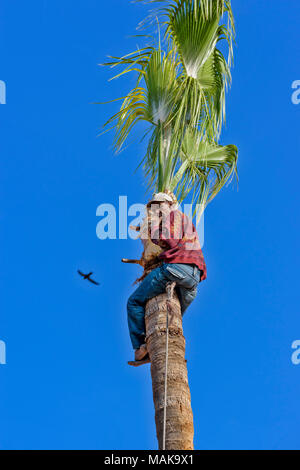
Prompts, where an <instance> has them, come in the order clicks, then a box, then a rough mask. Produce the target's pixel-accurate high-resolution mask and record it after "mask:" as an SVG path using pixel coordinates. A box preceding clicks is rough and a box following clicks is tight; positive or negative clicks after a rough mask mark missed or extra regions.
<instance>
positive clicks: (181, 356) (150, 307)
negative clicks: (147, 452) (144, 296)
mask: <svg viewBox="0 0 300 470" xmlns="http://www.w3.org/2000/svg"><path fill="white" fill-rule="evenodd" d="M169 305H170V307H171V313H170V314H169V353H168V358H169V360H168V376H167V377H168V378H167V386H168V389H167V390H168V392H167V413H166V415H167V419H166V450H193V449H194V445H193V437H194V426H193V413H192V408H191V395H190V389H189V384H188V377H187V367H186V361H185V338H184V336H183V330H182V316H181V310H180V303H179V300H178V298H177V295H176V294H175V293H174V296H173V298H172V300H171V301H170V304H169ZM166 315H167V294H161V295H159V296H157V297H154V298H153V299H151V300H149V302H148V303H147V305H146V313H145V321H146V340H147V346H148V351H149V355H150V359H151V376H152V389H153V401H154V407H155V422H156V434H157V439H158V445H159V449H162V448H163V417H164V398H165V396H164V379H165V359H166V337H167V336H166Z"/></svg>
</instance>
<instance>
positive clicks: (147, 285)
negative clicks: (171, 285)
mask: <svg viewBox="0 0 300 470" xmlns="http://www.w3.org/2000/svg"><path fill="white" fill-rule="evenodd" d="M168 281H169V280H168V279H167V277H166V276H165V274H164V269H163V265H162V266H159V267H158V268H156V269H154V270H153V271H151V273H149V274H148V276H147V277H146V278H145V279H144V280H143V281H142V282H141V284H140V285H139V287H138V288H137V289H136V291H135V292H134V293H133V294H132V295H131V296H130V297H129V299H128V302H127V314H128V328H129V334H130V339H131V342H132V346H133V349H138V348H139V347H140V346H141V345H142V344H143V343H144V342H145V334H146V331H145V330H146V328H145V305H146V303H147V301H148V300H150V299H152V298H153V297H155V296H156V295H159V294H162V293H163V292H165V290H166V284H167V283H168Z"/></svg>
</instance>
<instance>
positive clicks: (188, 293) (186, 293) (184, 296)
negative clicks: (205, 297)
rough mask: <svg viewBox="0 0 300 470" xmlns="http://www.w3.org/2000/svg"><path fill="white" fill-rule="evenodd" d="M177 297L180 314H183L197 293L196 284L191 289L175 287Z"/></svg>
mask: <svg viewBox="0 0 300 470" xmlns="http://www.w3.org/2000/svg"><path fill="white" fill-rule="evenodd" d="M176 290H177V293H178V298H179V301H180V305H181V314H182V315H183V314H184V312H185V311H186V309H187V308H188V306H189V305H190V304H191V303H192V302H193V300H194V299H195V298H196V295H197V286H195V287H194V288H193V289H186V288H185V287H177V289H176Z"/></svg>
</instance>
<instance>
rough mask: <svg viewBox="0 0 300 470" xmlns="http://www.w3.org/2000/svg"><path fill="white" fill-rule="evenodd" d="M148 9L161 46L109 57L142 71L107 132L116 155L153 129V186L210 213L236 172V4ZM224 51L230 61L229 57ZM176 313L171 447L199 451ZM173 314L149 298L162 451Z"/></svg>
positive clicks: (214, 0)
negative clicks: (231, 134)
mask: <svg viewBox="0 0 300 470" xmlns="http://www.w3.org/2000/svg"><path fill="white" fill-rule="evenodd" d="M137 1H139V0H137ZM146 3H158V4H159V8H158V9H157V10H156V11H154V12H152V14H150V16H149V17H148V18H147V24H148V26H149V25H151V24H153V18H155V21H156V22H157V24H158V29H159V31H158V40H157V45H155V40H154V45H153V44H148V45H147V46H146V47H144V48H142V49H139V50H137V51H134V52H132V53H130V54H128V55H125V56H123V57H110V59H111V60H110V61H109V62H107V63H105V64H103V65H108V66H111V67H115V66H123V67H125V68H124V69H123V70H122V72H121V73H119V74H118V75H116V76H114V77H113V78H117V77H120V76H122V75H125V74H127V73H135V74H136V84H135V87H134V88H133V89H132V90H131V91H129V92H128V94H127V95H126V96H125V97H122V98H120V100H122V104H121V107H120V109H119V111H118V112H117V113H116V114H115V115H113V116H112V117H111V118H110V119H109V120H108V121H107V122H106V123H105V125H104V127H105V128H106V127H108V128H109V127H110V126H112V127H113V128H114V129H115V138H114V148H115V150H116V152H119V151H120V150H121V148H122V147H123V145H124V142H125V141H126V139H127V138H128V136H129V134H130V133H131V130H132V128H133V127H134V126H135V125H136V124H137V123H139V122H140V121H144V122H146V123H147V124H148V129H147V132H146V134H145V136H148V145H147V150H146V153H145V155H144V157H143V158H142V160H141V164H142V165H143V168H144V172H145V179H146V182H147V186H148V188H149V189H151V190H154V191H157V192H160V191H165V192H166V191H172V192H174V193H175V194H176V196H177V199H178V201H179V202H181V201H183V200H184V199H185V198H186V197H187V196H188V195H189V196H190V197H191V202H192V203H194V204H195V203H196V207H198V208H199V207H200V208H201V210H204V208H205V207H206V206H207V204H208V203H209V202H210V201H212V199H213V198H214V197H215V196H216V195H217V193H218V192H219V191H220V190H221V188H222V187H223V186H224V185H225V184H226V183H227V182H229V181H230V180H231V179H232V177H233V176H234V174H235V173H236V165H237V155H238V151H237V148H236V147H235V146H234V145H225V146H224V145H220V144H219V139H220V133H221V128H222V124H223V121H224V119H225V92H226V89H227V86H228V85H229V84H230V83H231V75H230V66H231V59H232V43H233V38H234V20H233V14H232V9H231V0H166V1H163V0H148V2H146ZM144 24H145V23H144ZM161 30H162V31H163V39H161V33H160V32H161ZM147 38H149V35H148V36H147ZM225 48H227V50H228V57H227V59H226V58H225V56H224V53H223V52H222V51H224V49H225ZM108 130H109V129H108ZM145 136H144V137H145ZM197 215H199V214H197ZM145 243H146V247H147V245H148V250H146V251H147V252H148V253H150V255H149V259H148V260H147V261H148V264H147V269H151V263H149V260H151V256H152V258H153V262H155V260H156V262H157V259H156V256H157V247H156V251H153V255H151V244H152V242H151V241H149V240H147V241H146V242H145ZM152 245H153V244H152ZM149 266H150V268H149ZM171 307H172V312H173V315H172V316H173V320H172V323H171V324H170V341H169V368H168V377H167V381H168V398H167V426H166V449H193V433H194V430H193V415H192V409H191V401H190V390H189V386H188V380H187V369H186V362H185V359H184V356H185V340H184V337H183V332H182V320H181V314H180V304H179V302H178V299H177V298H176V295H175V296H174V298H173V300H172V305H171ZM166 311H167V296H166V294H163V295H161V296H159V297H157V298H154V299H152V300H150V301H149V302H148V304H147V306H146V334H147V345H148V349H149V354H150V359H151V374H152V384H153V398H154V406H155V416H156V428H157V437H158V442H159V447H160V449H161V448H162V446H163V439H162V432H163V427H162V421H163V402H164V387H163V384H164V377H165V372H164V363H165V346H166V322H165V318H166Z"/></svg>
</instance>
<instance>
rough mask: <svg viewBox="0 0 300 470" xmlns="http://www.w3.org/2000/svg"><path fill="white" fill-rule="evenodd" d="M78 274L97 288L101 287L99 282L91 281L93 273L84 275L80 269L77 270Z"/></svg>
mask: <svg viewBox="0 0 300 470" xmlns="http://www.w3.org/2000/svg"><path fill="white" fill-rule="evenodd" d="M77 272H78V274H80V276H82V277H83V279H87V280H88V281H90V282H91V283H92V284H96V286H99V282H96V281H94V280H93V279H91V277H90V276H91V275H92V274H93V273H92V272H91V273H88V274H83V273H82V272H81V271H79V269H78V270H77Z"/></svg>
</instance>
